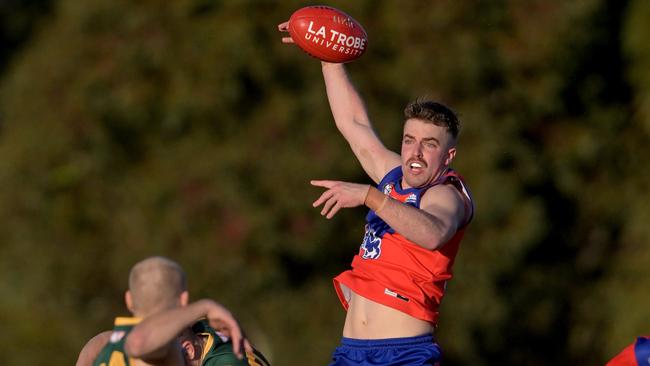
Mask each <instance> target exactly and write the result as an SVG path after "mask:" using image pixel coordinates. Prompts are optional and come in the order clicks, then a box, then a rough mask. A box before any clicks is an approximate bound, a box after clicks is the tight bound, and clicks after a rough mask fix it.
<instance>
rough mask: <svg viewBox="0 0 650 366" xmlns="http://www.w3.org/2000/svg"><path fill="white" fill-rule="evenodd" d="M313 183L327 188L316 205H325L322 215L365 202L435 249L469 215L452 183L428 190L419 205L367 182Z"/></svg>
mask: <svg viewBox="0 0 650 366" xmlns="http://www.w3.org/2000/svg"><path fill="white" fill-rule="evenodd" d="M311 184H312V185H315V186H318V187H323V188H327V190H326V191H325V192H323V194H321V196H320V197H319V198H318V199H317V200H316V201H315V202H314V203H313V206H314V207H318V206H320V205H323V208H322V210H321V215H323V216H326V217H327V218H328V219H329V218H332V217H333V216H334V215H335V214H336V213H337V212H338V211H339V210H340V209H341V208H350V207H357V206H361V205H366V206H368V208H370V209H371V210H374V211H375V213H376V214H377V215H378V216H379V217H381V219H382V220H384V221H385V222H386V223H387V224H388V225H390V227H391V228H393V229H394V230H395V231H396V232H398V233H400V234H401V235H403V236H404V237H405V238H407V239H409V240H410V241H412V242H414V243H416V244H418V245H420V246H421V247H423V248H427V249H432V250H433V249H437V248H439V247H440V246H441V245H442V244H444V243H446V242H447V241H448V240H449V239H451V237H452V236H453V235H454V233H455V232H456V230H457V229H458V227H460V226H461V225H462V223H463V219H464V217H465V214H466V213H465V205H464V198H463V196H462V195H461V194H460V192H458V190H457V189H455V188H454V187H452V186H450V185H438V186H435V187H432V188H431V189H429V190H427V192H425V194H424V195H423V196H422V199H421V201H420V208H415V207H413V206H409V205H406V204H403V203H401V202H399V201H396V200H394V199H392V198H390V197H389V196H387V195H385V194H383V193H382V192H380V191H379V190H377V189H376V188H374V187H371V186H369V185H367V184H357V183H349V182H340V181H332V180H314V181H312V182H311Z"/></svg>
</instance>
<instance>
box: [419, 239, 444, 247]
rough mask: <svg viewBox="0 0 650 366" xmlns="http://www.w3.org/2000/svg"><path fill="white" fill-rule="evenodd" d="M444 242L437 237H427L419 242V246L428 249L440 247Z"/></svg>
mask: <svg viewBox="0 0 650 366" xmlns="http://www.w3.org/2000/svg"><path fill="white" fill-rule="evenodd" d="M443 244H444V243H443V242H442V241H441V240H440V238H439V237H433V236H432V237H429V238H427V239H424V240H422V241H421V242H420V246H422V247H423V248H425V249H429V250H436V249H440V247H442V245H443Z"/></svg>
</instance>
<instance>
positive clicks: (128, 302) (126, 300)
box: [124, 290, 135, 313]
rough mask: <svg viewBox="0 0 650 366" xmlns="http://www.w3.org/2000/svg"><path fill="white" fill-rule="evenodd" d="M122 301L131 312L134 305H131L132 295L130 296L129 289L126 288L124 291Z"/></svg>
mask: <svg viewBox="0 0 650 366" xmlns="http://www.w3.org/2000/svg"><path fill="white" fill-rule="evenodd" d="M124 303H126V308H127V309H129V311H130V312H131V313H133V312H134V310H135V307H134V306H133V297H132V296H131V291H129V290H126V292H125V293H124Z"/></svg>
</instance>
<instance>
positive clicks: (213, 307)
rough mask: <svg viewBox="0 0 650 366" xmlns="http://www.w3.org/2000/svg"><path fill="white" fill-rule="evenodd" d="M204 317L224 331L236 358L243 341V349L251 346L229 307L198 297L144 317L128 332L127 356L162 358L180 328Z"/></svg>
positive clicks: (179, 331)
mask: <svg viewBox="0 0 650 366" xmlns="http://www.w3.org/2000/svg"><path fill="white" fill-rule="evenodd" d="M204 317H207V318H208V320H209V321H210V325H211V326H212V327H213V328H217V329H224V330H225V331H227V333H228V335H229V336H230V338H231V340H232V344H233V352H234V353H235V355H237V357H238V358H242V357H243V354H242V344H244V348H246V350H252V347H251V346H250V344H249V343H248V342H247V341H246V340H245V338H244V336H243V333H242V331H241V329H240V328H239V324H238V323H237V321H236V320H235V318H234V317H233V316H232V314H231V313H230V311H228V309H226V308H225V307H223V306H222V305H220V304H219V303H217V302H215V301H213V300H199V301H197V302H194V303H192V304H190V305H188V306H186V307H182V308H177V309H173V310H169V311H164V312H161V313H158V314H155V315H152V316H149V317H147V318H146V319H144V320H143V321H142V322H141V323H140V324H138V325H137V326H136V327H135V328H133V330H132V331H131V333H129V335H128V336H127V339H126V344H125V350H126V352H127V353H128V354H129V355H130V356H132V357H136V358H142V359H144V360H149V359H160V358H163V357H165V356H166V354H167V352H169V350H170V349H169V345H170V344H171V343H174V344H175V345H176V346H177V344H176V342H175V341H176V338H177V337H178V335H179V334H180V333H181V331H182V330H184V329H185V328H187V327H190V326H192V324H194V323H195V322H196V321H197V320H199V319H201V318H204Z"/></svg>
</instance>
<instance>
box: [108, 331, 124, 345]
mask: <svg viewBox="0 0 650 366" xmlns="http://www.w3.org/2000/svg"><path fill="white" fill-rule="evenodd" d="M125 335H126V332H125V331H123V330H116V331H113V333H111V338H110V342H111V343H117V342H119V341H121V340H122V338H124V336H125Z"/></svg>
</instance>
